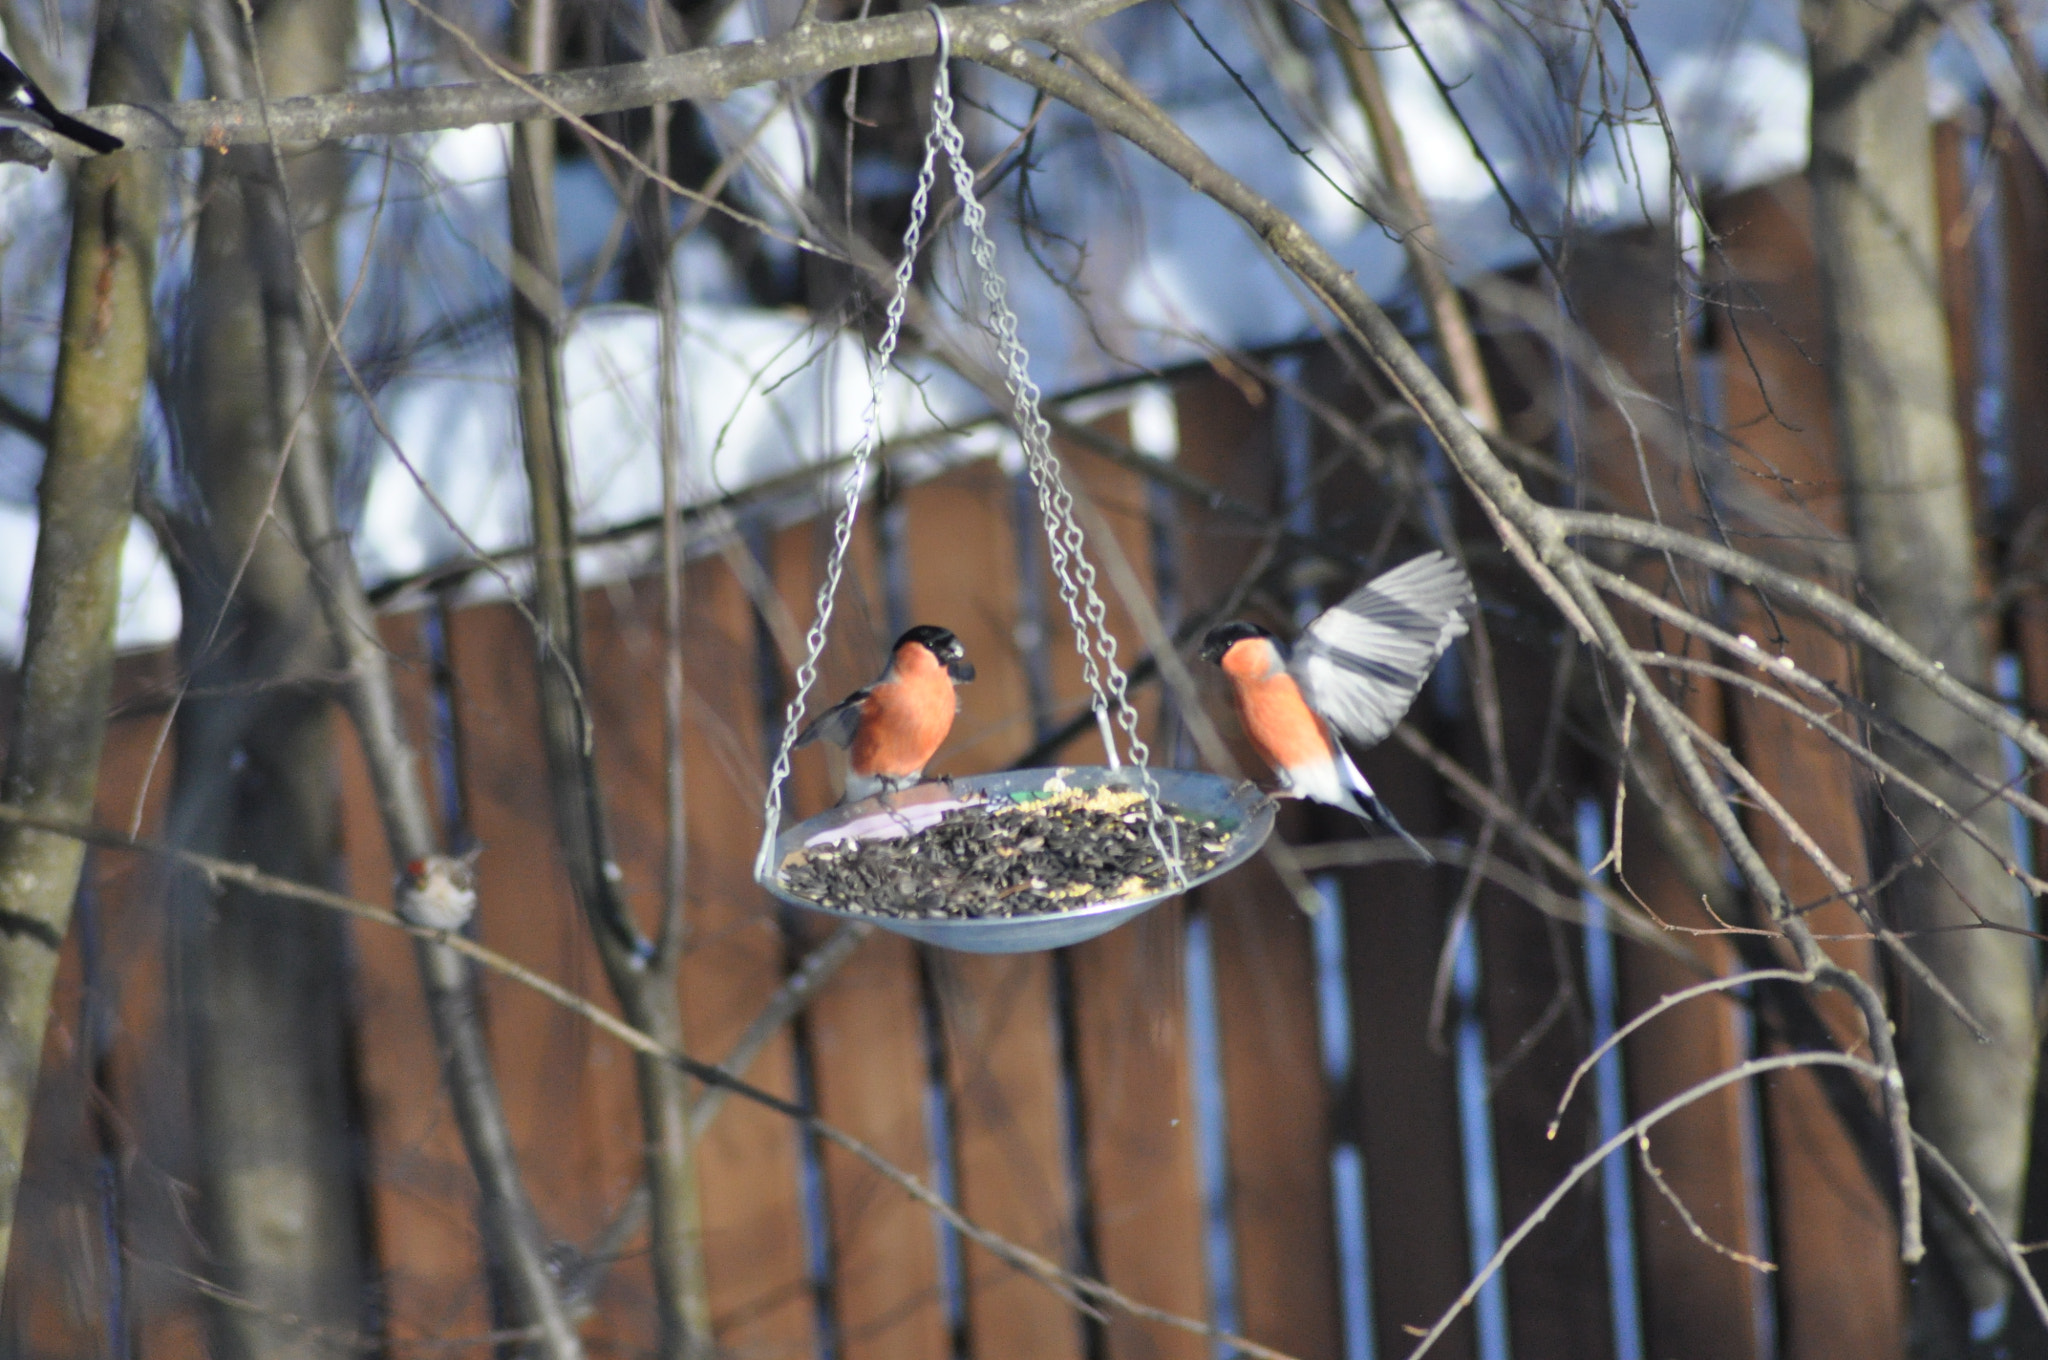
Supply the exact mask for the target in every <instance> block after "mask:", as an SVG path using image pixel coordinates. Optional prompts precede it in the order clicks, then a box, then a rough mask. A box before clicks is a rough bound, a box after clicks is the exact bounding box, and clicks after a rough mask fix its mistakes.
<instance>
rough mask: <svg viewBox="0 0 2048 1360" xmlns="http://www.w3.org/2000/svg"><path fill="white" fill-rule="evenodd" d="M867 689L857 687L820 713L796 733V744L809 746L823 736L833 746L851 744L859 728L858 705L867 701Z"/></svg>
mask: <svg viewBox="0 0 2048 1360" xmlns="http://www.w3.org/2000/svg"><path fill="white" fill-rule="evenodd" d="M869 692H870V691H869V690H865V689H857V690H855V691H854V692H853V693H851V694H849V695H847V696H846V697H845V698H844V699H841V700H840V701H839V702H838V703H836V704H834V705H832V707H830V708H828V709H826V710H825V711H824V712H823V713H820V714H819V715H818V717H817V719H816V721H814V722H812V723H811V725H810V726H809V727H806V728H805V729H804V730H803V731H801V732H799V733H797V736H796V744H797V745H798V746H809V745H810V744H811V743H812V742H814V741H816V740H817V739H818V738H820V737H823V738H824V739H825V740H826V741H829V742H831V743H832V744H833V745H834V746H851V745H852V744H853V734H854V733H855V732H858V731H859V730H860V706H861V705H862V704H863V703H865V702H867V697H868V694H869Z"/></svg>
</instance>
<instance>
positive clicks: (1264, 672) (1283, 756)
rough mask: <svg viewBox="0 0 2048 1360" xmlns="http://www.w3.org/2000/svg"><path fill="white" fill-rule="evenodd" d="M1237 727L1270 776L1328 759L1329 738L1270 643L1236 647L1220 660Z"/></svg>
mask: <svg viewBox="0 0 2048 1360" xmlns="http://www.w3.org/2000/svg"><path fill="white" fill-rule="evenodd" d="M1223 673H1224V674H1225V675H1227V676H1229V677H1230V693H1231V698H1232V699H1233V700H1235V701H1236V704H1237V717H1238V721H1239V722H1241V723H1243V724H1244V734H1245V736H1246V737H1247V738H1249V739H1250V741H1251V744H1252V746H1253V748H1254V749H1256V750H1257V751H1258V753H1259V755H1260V756H1261V757H1263V758H1264V759H1265V762H1266V763H1267V764H1268V765H1271V766H1272V767H1273V768H1274V769H1275V770H1285V769H1290V768H1294V767H1296V766H1301V765H1309V764H1313V763H1315V762H1317V761H1322V760H1328V759H1329V758H1330V736H1329V733H1328V732H1326V731H1325V730H1324V729H1323V723H1322V719H1320V718H1318V717H1317V716H1316V715H1315V712H1314V711H1313V710H1312V709H1310V708H1309V706H1308V701H1307V700H1306V699H1304V698H1302V696H1301V686H1299V685H1297V684H1295V683H1294V677H1293V676H1291V675H1289V674H1288V673H1287V669H1286V668H1285V667H1284V666H1282V665H1280V664H1279V658H1278V656H1277V655H1275V653H1274V651H1273V646H1272V644H1271V643H1269V642H1266V641H1264V640H1262V639H1253V640H1249V641H1246V642H1240V643H1238V644H1237V645H1236V646H1234V647H1232V648H1231V649H1230V650H1229V651H1228V652H1226V653H1225V654H1224V656H1223Z"/></svg>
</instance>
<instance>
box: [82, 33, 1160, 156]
mask: <svg viewBox="0 0 2048 1360" xmlns="http://www.w3.org/2000/svg"><path fill="white" fill-rule="evenodd" d="M1135 3H1137V0H1065V2H1064V3H1047V2H1045V0H1038V2H1036V3H1034V2H1033V0H1023V2H1022V3H1017V4H1011V5H1001V6H995V7H991V8H988V9H951V10H949V11H948V12H947V16H946V25H947V27H948V28H949V29H951V30H952V32H953V35H954V39H955V41H956V42H957V41H958V40H959V39H960V38H961V37H963V36H968V35H972V36H973V38H974V39H975V41H976V42H977V44H978V46H979V47H980V49H981V50H983V51H997V52H1000V51H1002V50H1004V49H1005V48H1008V47H1012V46H1014V45H1015V44H1017V43H1020V42H1023V41H1026V40H1036V39H1041V38H1044V37H1046V36H1047V35H1050V34H1052V33H1055V32H1058V31H1061V30H1065V29H1072V28H1081V27H1085V26H1086V25H1088V24H1092V23H1094V22H1096V21H1097V20H1099V19H1102V18H1104V17H1106V16H1108V15H1111V14H1114V13H1116V12H1117V11H1118V10H1121V9H1127V8H1129V7H1130V6H1131V5H1133V4H1135ZM937 49H938V30H937V28H936V27H935V26H934V25H933V23H932V20H931V16H930V15H928V14H926V13H924V12H923V11H922V10H919V11H916V12H914V13H910V14H891V15H887V16H885V17H882V18H878V19H859V20H852V21H849V22H847V23H839V24H810V25H807V26H805V27H803V28H800V29H797V30H795V31H794V32H790V33H785V34H783V35H781V36H779V37H775V38H768V39H762V40H759V41H755V42H749V43H732V44H728V45H726V46H723V47H706V48H697V49H695V50H693V51H689V52H680V53H677V54H676V55H674V56H668V57H655V58H653V59H651V60H648V61H637V62H627V63H624V64H621V65H617V66H593V67H586V68H584V69H581V70H576V71H564V72H560V73H558V74H554V75H540V76H534V77H533V78H532V79H531V80H529V81H527V82H526V84H527V86H528V89H527V90H522V89H520V88H518V87H517V86H514V85H510V84H505V83H501V82H489V83H475V84H461V85H434V86H429V87H427V88H425V89H396V90H365V91H355V92H350V93H346V94H331V95H307V96H303V97H300V98H296V99H280V100H277V101H275V102H274V103H273V104H272V105H271V107H270V114H269V129H270V131H271V132H274V133H275V135H276V137H277V139H278V140H279V141H280V142H285V143H291V144H296V143H303V142H320V141H329V140H332V139H334V138H339V137H366V136H387V137H388V136H396V135H400V134H404V133H412V132H437V131H441V130H443V129H447V128H465V127H475V126H477V125H478V124H481V123H520V122H526V121H529V120H531V119H535V118H546V117H550V116H554V115H556V114H557V113H558V112H559V111H563V110H565V111H567V112H569V113H572V114H576V115H581V116H588V115H590V114H597V113H616V112H619V111H620V110H622V109H638V108H645V107H647V106H648V105H650V104H664V103H673V102H677V101H684V100H716V99H723V98H725V97H726V96H727V95H729V94H731V93H732V92H733V91H735V90H741V89H745V88H746V87H747V86H749V85H762V84H766V83H768V82H770V81H776V80H799V79H809V78H815V77H818V76H822V75H825V74H827V73H829V72H832V71H843V70H846V69H847V68H849V67H854V66H873V65H876V64H878V63H881V62H889V61H902V60H904V59H906V58H908V57H927V56H931V55H932V54H933V53H934V52H935V51H937ZM529 91H530V92H529ZM83 116H84V117H85V118H86V119H87V121H89V122H91V123H92V124H93V125H94V126H96V127H102V128H105V129H106V130H107V131H109V132H112V133H113V134H114V135H115V136H117V137H121V138H123V139H125V140H126V141H127V143H128V145H129V146H131V147H155V148H169V147H187V146H204V147H213V148H218V147H228V146H248V145H255V144H259V143H262V142H263V141H265V140H266V138H267V136H268V135H269V134H268V133H266V131H265V122H264V112H263V108H262V104H261V101H258V100H254V99H219V100H191V101H188V102H186V103H180V104H168V103H163V104H145V103H140V102H136V103H122V104H103V105H97V106H95V107H93V108H91V109H89V110H87V111H86V113H85V114H84V115H83Z"/></svg>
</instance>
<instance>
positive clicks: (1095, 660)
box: [754, 6, 1273, 954]
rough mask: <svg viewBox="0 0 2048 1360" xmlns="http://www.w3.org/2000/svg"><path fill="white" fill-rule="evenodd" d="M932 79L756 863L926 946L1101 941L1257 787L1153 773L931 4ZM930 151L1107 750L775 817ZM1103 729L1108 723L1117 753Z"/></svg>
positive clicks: (1212, 863) (1240, 814) (1166, 885)
mask: <svg viewBox="0 0 2048 1360" xmlns="http://www.w3.org/2000/svg"><path fill="white" fill-rule="evenodd" d="M931 14H932V19H933V21H934V22H935V23H936V24H937V25H938V30H939V60H938V71H937V75H936V78H935V81H934V85H933V89H932V131H931V135H930V136H929V137H928V138H926V140H925V148H924V164H923V166H922V167H921V169H920V170H919V172H918V180H917V191H916V193H915V194H914V195H913V196H912V198H911V205H910V224H909V226H908V227H907V228H906V229H905V230H904V233H903V257H902V259H901V260H900V261H899V262H898V264H897V267H896V275H895V289H894V293H893V295H892V296H891V298H890V301H889V310H888V314H887V321H886V324H885V325H884V327H883V330H882V338H881V341H880V343H879V345H878V346H877V353H876V361H875V365H874V375H875V389H874V391H873V392H872V393H871V394H870V397H869V402H868V408H867V416H866V420H865V422H864V424H863V426H862V429H861V435H860V439H859V441H858V442H857V443H856V444H855V446H854V454H853V467H852V471H851V473H850V474H849V476H848V478H847V483H846V494H845V500H844V501H843V502H842V504H841V506H840V509H839V513H838V517H837V519H836V521H835V523H834V525H833V536H832V552H831V555H830V556H829V557H828V558H827V560H826V565H825V579H824V581H823V583H822V584H821V585H820V586H819V588H818V603H817V615H816V619H815V621H814V622H813V623H812V625H811V630H810V633H809V635H808V637H807V638H806V640H805V641H806V655H805V658H804V661H803V663H802V664H801V665H799V666H798V667H797V671H796V693H795V696H794V697H793V698H792V699H791V700H790V704H789V712H788V717H787V720H786V722H785V723H784V726H783V736H782V747H781V750H780V752H779V753H778V755H777V756H776V760H775V764H774V767H773V770H772V771H771V773H770V775H769V779H768V798H767V803H766V806H765V808H764V813H765V822H766V826H765V829H764V831H763V833H762V837H761V850H760V854H759V855H758V857H757V858H756V860H755V863H754V877H755V879H756V880H757V881H759V882H760V884H761V885H762V886H763V887H765V888H767V889H768V890H769V891H770V892H772V893H774V894H775V895H776V896H777V897H779V898H781V899H782V900H783V901H785V902H789V903H792V904H793V905H796V906H799V907H805V908H808V909H810V910H812V911H820V912H826V913H828V914H831V915H835V916H844V917H851V918H853V919H856V920H864V921H872V922H874V923H875V924H876V925H879V926H881V927H883V928H884V929H887V930H893V931H896V932H898V933H900V934H904V935H908V936H910V937H912V938H913V939H917V940H922V941H924V942H925V943H927V944H936V945H943V946H945V947H947V948H949V949H963V950H969V951H972V952H975V953H984V954H1014V953H1023V952H1025V951H1028V950H1034V949H1053V948H1057V947H1058V946H1061V945H1067V944H1074V943H1077V942H1078V941H1081V940H1085V939H1088V938H1090V937H1092V936H1095V935H1100V934H1102V933H1103V932H1104V931H1107V930H1110V929H1113V928H1114V927H1116V926H1119V925H1121V924H1123V923H1124V922H1125V921H1128V920H1130V919H1131V918H1132V917H1134V916H1136V915H1138V914H1139V913H1140V912H1142V911H1144V910H1146V909H1147V908H1148V907H1152V906H1156V905H1157V904H1159V903H1160V902H1163V901H1165V900H1166V899H1167V898H1169V897H1172V896H1174V895H1175V894H1177V893H1181V892H1185V891H1186V890H1187V889H1188V888H1189V887H1190V886H1192V885H1194V884H1196V883H1199V882H1202V881H1203V880H1205V879H1209V878H1213V877H1215V876H1216V875H1217V874H1220V873H1223V872H1225V871H1226V870H1229V869H1232V868H1235V867H1236V866H1237V865H1239V864H1241V863H1243V862H1244V861H1245V860H1246V859H1248V858H1250V856H1251V855H1252V854H1253V852H1255V851H1256V850H1257V849H1258V848H1259V846H1260V845H1261V844H1263V843H1264V842H1265V839H1266V836H1267V834H1268V833H1269V832H1271V831H1272V829H1273V806H1272V803H1271V801H1270V800H1268V799H1267V798H1265V797H1264V795H1262V794H1260V793H1259V792H1258V790H1256V789H1255V788H1253V787H1252V786H1251V785H1249V784H1245V783H1241V782H1238V781H1233V780H1227V779H1220V778H1218V777H1216V776H1215V775H1209V774H1198V773H1194V772H1191V771H1185V770H1161V771H1154V770H1152V769H1150V768H1149V767H1148V764H1147V762H1148V760H1149V758H1150V752H1149V750H1148V749H1147V748H1146V745H1145V742H1144V739H1143V738H1142V737H1140V736H1139V735H1138V725H1139V724H1138V714H1137V710H1136V709H1134V708H1133V707H1132V706H1131V703H1130V698H1129V696H1128V694H1127V693H1126V688H1125V680H1124V673H1123V670H1122V668H1120V667H1119V666H1118V665H1117V661H1116V651H1117V644H1116V638H1115V636H1114V635H1112V634H1111V633H1110V631H1109V628H1108V626H1107V624H1106V622H1105V619H1106V615H1107V610H1106V608H1105V606H1104V604H1103V602H1102V598H1101V596H1100V595H1099V594H1098V593H1097V591H1096V588H1095V568H1094V566H1093V565H1091V564H1090V563H1089V561H1088V559H1087V556H1086V555H1085V553H1084V552H1083V545H1084V538H1083V535H1082V532H1081V527H1080V525H1079V524H1077V523H1076V522H1075V520H1074V513H1073V511H1074V498H1073V495H1072V493H1070V492H1069V491H1068V489H1067V487H1066V483H1065V480H1064V478H1063V477H1062V475H1061V472H1060V466H1059V461H1058V459H1056V458H1055V457H1054V456H1053V452H1052V429H1051V427H1050V426H1049V425H1048V424H1047V423H1046V420H1045V417H1044V416H1042V415H1041V414H1039V410H1038V387H1037V385H1036V384H1035V383H1033V382H1032V381H1031V375H1030V367H1029V356H1028V355H1026V354H1025V352H1024V347H1023V345H1022V344H1020V343H1019V342H1018V339H1017V318H1016V316H1015V315H1014V314H1013V313H1012V312H1011V311H1010V307H1009V304H1008V302H1007V300H1006V296H1005V294H1006V290H1005V288H1004V285H1003V279H1002V276H1001V275H1000V274H999V273H997V272H996V268H995V244H994V242H993V241H991V240H990V239H989V236H988V231H987V225H986V215H985V214H984V212H983V210H982V207H981V203H980V202H979V200H978V199H976V197H975V194H974V170H973V167H972V166H970V165H969V164H968V162H967V157H966V154H965V142H964V139H963V138H962V136H961V134H960V129H959V128H958V126H957V125H956V124H955V123H954V121H953V96H952V86H951V82H950V78H949V76H948V74H947V56H948V52H947V38H946V21H945V16H944V15H943V14H942V13H941V12H940V11H939V10H938V9H937V7H935V6H934V7H932V8H931ZM942 153H943V155H944V157H945V159H946V162H947V165H948V168H949V169H950V172H951V178H952V184H953V189H954V192H955V193H956V195H957V196H958V197H959V200H960V209H961V211H960V217H961V221H962V222H963V223H965V224H966V227H967V230H968V234H969V238H970V242H971V253H972V255H973V259H974V262H975V264H976V265H978V266H979V268H980V272H981V284H982V295H983V297H985V298H986V299H987V301H988V309H989V323H988V329H989V331H990V333H991V335H992V336H993V338H994V340H995V343H996V348H997V350H998V352H999V353H1000V354H1001V356H1002V359H1003V363H1004V365H1005V367H1006V368H1007V381H1008V386H1009V390H1010V392H1011V394H1012V395H1013V397H1014V398H1015V403H1016V404H1015V409H1014V413H1013V423H1014V426H1015V429H1016V432H1017V436H1018V440H1019V442H1020V443H1021V444H1022V445H1023V450H1024V465H1025V469H1026V470H1027V472H1028V473H1029V474H1030V477H1031V484H1032V488H1033V489H1034V490H1035V491H1036V493H1037V499H1038V508H1039V512H1040V514H1041V515H1042V516H1043V518H1044V520H1045V533H1046V545H1047V560H1048V565H1049V566H1050V567H1051V569H1052V575H1053V579H1054V581H1055V582H1056V583H1057V584H1058V586H1059V594H1060V599H1061V601H1062V603H1064V604H1065V605H1066V609H1067V616H1068V619H1069V621H1070V622H1071V623H1072V625H1073V630H1074V649H1075V651H1076V652H1077V653H1079V655H1080V660H1081V674H1082V678H1083V679H1085V680H1086V681H1087V683H1088V689H1089V692H1090V694H1091V695H1092V703H1093V707H1094V710H1095V722H1096V726H1097V728H1098V729H1099V730H1100V731H1101V733H1102V744H1103V749H1104V751H1105V752H1106V753H1107V757H1108V762H1109V763H1108V764H1107V765H1103V766H1079V767H1072V768H1062V769H1058V770H1015V771H1010V772H1008V773H1005V774H992V775H978V776H974V777H972V778H966V779H955V780H950V781H938V782H934V783H930V784H921V785H917V786H915V787H912V788H909V789H904V790H900V791H896V792H890V793H883V794H878V795H876V796H875V797H872V798H868V799H864V800H862V801H859V802H856V803H852V804H848V805H845V806H842V807H838V808H835V809H833V810H832V811H830V812H827V813H824V814H822V815H820V816H817V817H813V818H811V819H810V820H808V821H805V822H801V823H799V824H798V825H796V826H794V827H791V828H789V829H788V830H787V831H782V830H780V828H781V824H782V797H783V791H784V788H785V786H786V785H787V783H788V780H789V770H790V754H791V751H792V750H793V748H794V746H795V743H796V740H797V736H798V734H799V733H800V732H801V731H802V730H803V727H804V722H803V719H804V705H805V701H806V700H807V699H808V698H809V696H810V691H811V687H812V686H813V685H814V684H816V682H817V675H818V658H819V656H820V655H821V654H822V653H823V651H824V648H825V637H826V631H827V628H828V626H829V624H830V622H831V618H832V604H833V601H834V599H835V598H836V597H837V595H838V592H839V579H840V576H841V574H842V572H843V570H844V567H845V562H846V550H847V544H848V543H849V542H850V541H851V540H852V535H853V524H854V519H855V517H856V515H857V514H858V513H859V509H860V499H861V492H862V490H863V488H864V487H865V485H866V481H867V470H868V464H869V462H870V461H871V459H872V456H873V454H874V447H875V441H876V438H877V434H878V425H879V409H880V395H881V381H882V375H883V373H884V371H885V370H886V369H887V368H888V366H889V361H890V357H891V356H892V355H893V354H894V352H895V349H896V342H897V338H898V336H899V335H900V333H901V330H902V323H903V313H904V308H905V305H906V301H907V299H908V296H909V290H910V279H911V271H912V268H913V266H914V265H915V263H916V259H917V249H918V242H919V240H920V239H921V236H922V233H923V230H924V223H925V216H926V212H927V210H928V208H929V205H930V200H931V191H932V188H933V185H934V183H935V182H936V179H937V174H938V163H939V159H940V156H941V154H942ZM1118 729H1121V731H1122V742H1121V746H1122V751H1121V754H1120V753H1119V749H1118V748H1119V741H1118Z"/></svg>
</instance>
